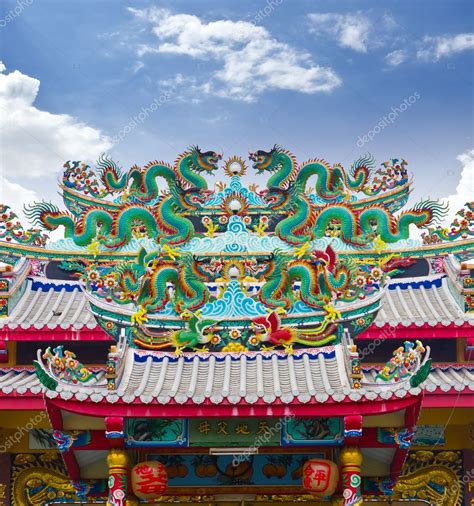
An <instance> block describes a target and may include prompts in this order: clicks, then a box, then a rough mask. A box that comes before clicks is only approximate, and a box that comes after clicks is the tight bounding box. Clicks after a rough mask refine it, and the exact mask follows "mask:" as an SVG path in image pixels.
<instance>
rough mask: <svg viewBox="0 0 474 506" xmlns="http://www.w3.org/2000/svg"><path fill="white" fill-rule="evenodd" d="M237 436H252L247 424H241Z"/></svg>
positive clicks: (237, 428) (237, 429)
mask: <svg viewBox="0 0 474 506" xmlns="http://www.w3.org/2000/svg"><path fill="white" fill-rule="evenodd" d="M235 433H236V434H250V431H249V426H248V425H247V424H246V423H239V425H237V427H236V428H235Z"/></svg>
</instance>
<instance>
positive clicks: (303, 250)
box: [294, 242, 309, 258]
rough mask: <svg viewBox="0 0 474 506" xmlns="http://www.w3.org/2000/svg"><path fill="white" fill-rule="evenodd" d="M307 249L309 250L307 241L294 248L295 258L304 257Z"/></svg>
mask: <svg viewBox="0 0 474 506" xmlns="http://www.w3.org/2000/svg"><path fill="white" fill-rule="evenodd" d="M308 250H309V242H305V243H304V244H302V245H301V246H300V247H299V248H296V249H295V251H294V253H295V256H296V258H302V257H304V256H305V255H306V253H307V251H308Z"/></svg>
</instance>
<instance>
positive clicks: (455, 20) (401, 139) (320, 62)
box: [0, 0, 474, 208]
mask: <svg viewBox="0 0 474 506" xmlns="http://www.w3.org/2000/svg"><path fill="white" fill-rule="evenodd" d="M473 19H474V3H473V2H471V1H458V0H451V1H448V0H446V1H439V0H435V1H429V2H428V1H417V0H415V1H408V0H406V1H385V2H377V1H358V2H354V1H351V2H349V1H338V2H333V1H304V0H301V1H298V0H292V1H290V0H268V1H267V0H263V1H242V0H240V1H227V2H224V1H203V0H202V1H196V0H194V1H173V2H170V1H162V2H149V1H127V2H125V1H112V0H108V1H104V0H89V1H82V2H62V1H59V0H55V1H51V0H42V1H41V2H40V1H39V0H18V1H13V0H7V1H5V0H3V2H1V9H0V42H1V60H2V61H3V66H4V67H5V68H3V66H2V71H3V72H2V74H0V107H1V108H2V109H3V111H2V110H1V109H0V112H1V113H2V116H3V117H4V119H3V120H0V121H1V123H0V147H1V158H0V160H1V170H2V188H3V195H1V198H2V199H3V200H4V201H5V202H6V203H9V202H12V203H13V205H16V206H17V208H18V207H19V206H20V204H22V203H23V202H24V201H25V200H31V199H33V198H37V197H47V198H55V192H56V186H55V185H56V179H57V177H58V175H59V174H60V173H61V166H62V163H63V162H64V161H66V160H68V159H78V158H80V159H87V160H92V161H93V160H94V159H95V158H96V157H97V156H98V154H99V153H100V152H102V151H108V152H109V153H110V154H111V155H112V156H114V157H115V158H116V159H118V160H119V161H120V162H121V164H122V165H123V166H124V167H129V166H131V165H132V164H134V163H137V164H139V165H143V164H145V163H146V162H148V161H149V160H152V159H157V158H158V159H164V160H166V161H170V162H172V161H173V160H174V159H175V157H176V156H177V154H178V153H180V152H182V151H183V150H184V149H185V148H186V147H187V146H188V145H190V144H199V145H200V146H202V147H203V148H206V149H215V150H217V151H220V152H222V151H223V152H224V156H225V157H227V156H230V155H234V154H237V155H242V156H246V155H247V153H248V151H249V150H255V149H258V148H268V147H270V146H271V145H273V144H274V143H278V144H280V145H282V146H284V147H286V148H288V149H290V150H291V151H293V152H294V153H295V154H296V155H297V158H298V160H299V161H304V160H305V159H308V158H311V157H321V158H325V159H326V160H328V161H329V162H331V163H337V162H342V163H343V164H344V165H345V166H349V165H350V163H351V162H352V161H353V160H355V159H357V158H358V157H359V156H361V155H362V154H364V153H367V152H371V153H372V154H374V156H375V157H376V159H377V160H378V161H380V162H382V161H384V160H386V159H388V158H392V157H402V158H405V159H406V160H408V162H409V169H410V170H411V171H412V172H413V173H414V175H415V191H414V194H413V199H414V200H417V199H419V198H421V197H427V196H431V197H447V196H452V199H451V200H452V202H453V203H454V205H457V203H459V202H461V201H462V200H463V199H464V200H466V196H467V195H470V196H471V198H472V196H473V195H474V186H473V179H474V175H473V174H474V167H473V166H474V151H473V148H474V146H473V137H472V136H473V126H474V117H473V108H472V105H473V69H474V67H473V49H474V35H473V31H474V30H473ZM152 104H155V105H152ZM402 104H405V105H402ZM3 113H6V114H3ZM140 113H141V115H140ZM389 113H392V114H391V115H390V116H388V115H389ZM139 115H140V116H139ZM134 118H139V120H138V121H137V119H135V120H134ZM140 118H141V119H140ZM369 137H370V138H369ZM7 201H9V202H7Z"/></svg>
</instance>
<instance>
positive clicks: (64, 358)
mask: <svg viewBox="0 0 474 506" xmlns="http://www.w3.org/2000/svg"><path fill="white" fill-rule="evenodd" d="M43 360H45V361H46V363H44V362H43ZM33 363H34V366H35V370H36V374H37V375H38V379H39V380H40V381H41V383H42V384H43V385H44V386H45V387H46V388H48V389H49V390H56V387H57V385H58V382H63V383H66V384H72V385H75V384H78V383H79V384H80V383H83V384H87V383H89V382H91V381H92V380H94V379H95V377H96V375H95V373H93V372H92V371H90V370H89V369H87V367H85V366H84V365H83V364H81V363H80V362H79V361H78V360H76V355H75V354H74V353H73V352H72V351H68V350H64V346H62V345H60V346H56V347H55V348H53V349H52V350H51V347H50V346H48V348H46V351H45V352H44V353H43V355H41V350H39V351H38V360H35V361H34V362H33Z"/></svg>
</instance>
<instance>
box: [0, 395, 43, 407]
mask: <svg viewBox="0 0 474 506" xmlns="http://www.w3.org/2000/svg"><path fill="white" fill-rule="evenodd" d="M44 409H45V407H44V400H43V396H42V394H41V393H39V394H37V395H34V394H30V395H28V394H24V395H18V394H16V393H15V394H9V395H6V394H3V395H2V396H0V411H32V410H44Z"/></svg>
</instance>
